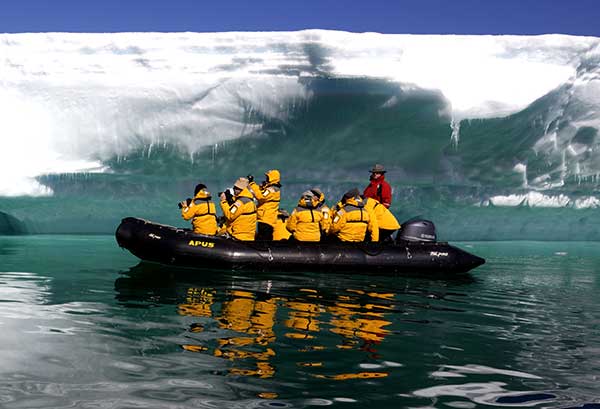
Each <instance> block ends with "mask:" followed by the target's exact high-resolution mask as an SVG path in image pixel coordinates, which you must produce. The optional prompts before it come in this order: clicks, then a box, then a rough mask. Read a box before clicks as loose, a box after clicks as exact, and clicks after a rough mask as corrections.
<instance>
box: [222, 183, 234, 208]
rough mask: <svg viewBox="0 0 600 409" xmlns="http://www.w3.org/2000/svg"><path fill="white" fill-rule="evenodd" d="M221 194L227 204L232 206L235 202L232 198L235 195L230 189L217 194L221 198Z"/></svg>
mask: <svg viewBox="0 0 600 409" xmlns="http://www.w3.org/2000/svg"><path fill="white" fill-rule="evenodd" d="M222 194H225V200H227V203H228V204H230V205H232V204H233V202H235V199H234V198H233V197H234V196H235V193H233V188H232V187H230V188H228V189H225V191H224V192H219V196H221V195H222Z"/></svg>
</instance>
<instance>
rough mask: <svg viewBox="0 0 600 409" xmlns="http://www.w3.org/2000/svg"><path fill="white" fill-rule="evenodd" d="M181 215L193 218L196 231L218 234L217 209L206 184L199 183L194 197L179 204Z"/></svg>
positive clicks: (186, 218)
mask: <svg viewBox="0 0 600 409" xmlns="http://www.w3.org/2000/svg"><path fill="white" fill-rule="evenodd" d="M179 207H180V208H181V217H183V219H184V220H192V226H193V228H194V233H198V234H206V235H208V236H214V235H215V234H217V209H216V207H215V204H214V203H213V202H212V201H211V196H210V192H209V191H208V190H206V185H203V184H202V183H200V184H198V185H197V186H196V188H195V189H194V198H193V199H188V200H186V201H183V202H181V203H180V204H179Z"/></svg>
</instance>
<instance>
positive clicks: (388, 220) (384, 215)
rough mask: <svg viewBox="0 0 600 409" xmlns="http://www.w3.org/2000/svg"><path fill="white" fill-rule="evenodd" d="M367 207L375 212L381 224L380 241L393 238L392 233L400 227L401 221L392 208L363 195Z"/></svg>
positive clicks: (379, 224)
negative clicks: (399, 221) (391, 210)
mask: <svg viewBox="0 0 600 409" xmlns="http://www.w3.org/2000/svg"><path fill="white" fill-rule="evenodd" d="M363 201H364V202H365V209H366V210H367V211H369V212H372V213H374V214H375V217H376V218H377V225H378V226H379V241H387V240H391V238H392V234H394V232H395V231H396V230H398V229H399V228H400V223H398V220H397V219H396V217H395V216H394V215H393V213H392V212H390V210H389V209H388V208H387V207H385V206H384V205H382V204H381V203H379V201H377V199H373V198H370V197H363Z"/></svg>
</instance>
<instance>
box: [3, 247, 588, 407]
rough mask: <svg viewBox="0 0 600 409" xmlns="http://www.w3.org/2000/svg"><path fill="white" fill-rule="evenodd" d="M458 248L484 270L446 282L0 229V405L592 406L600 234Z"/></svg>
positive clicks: (479, 269)
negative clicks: (207, 267)
mask: <svg viewBox="0 0 600 409" xmlns="http://www.w3.org/2000/svg"><path fill="white" fill-rule="evenodd" d="M457 244H458V245H459V246H460V247H462V248H465V249H466V250H468V251H470V252H473V253H475V254H477V255H479V256H482V257H485V258H486V259H487V264H486V265H484V266H482V267H480V268H478V269H476V270H475V271H474V272H473V274H471V275H470V276H467V277H463V278H461V279H457V280H439V279H431V278H420V277H388V276H369V275H356V274H354V275H350V274H336V275H325V274H319V273H311V272H310V271H307V272H305V273H303V274H298V273H294V274H291V273H286V272H283V271H282V272H280V273H268V274H267V273H259V274H249V273H232V272H200V271H193V270H173V269H168V268H164V267H158V266H152V265H139V264H138V260H137V259H136V258H135V257H133V256H131V255H130V254H129V253H127V252H125V251H122V250H120V249H119V248H117V246H116V244H115V242H114V238H113V237H111V236H76V235H69V236H13V237H8V236H6V237H0V283H1V284H0V345H1V348H0V362H1V363H2V365H0V407H2V408H134V407H143V408H221V407H228V408H229V407H231V408H261V407H274V408H279V407H294V408H297V407H315V406H326V405H332V406H335V407H347V408H365V407H374V408H401V407H413V408H417V407H418V408H425V407H436V408H473V407H494V406H512V407H523V406H530V407H531V406H533V407H583V406H584V405H586V406H585V407H586V408H594V407H598V405H599V403H598V402H600V386H599V385H600V382H599V380H598V375H599V373H600V304H599V303H598V301H597V300H598V296H597V293H598V292H599V290H600V243H595V242H583V243H582V242H568V243H563V242H471V243H457Z"/></svg>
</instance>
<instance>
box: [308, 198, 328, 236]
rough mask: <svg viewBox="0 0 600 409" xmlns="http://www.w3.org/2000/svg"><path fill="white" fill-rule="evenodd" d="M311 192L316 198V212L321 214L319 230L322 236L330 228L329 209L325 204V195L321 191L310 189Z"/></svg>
mask: <svg viewBox="0 0 600 409" xmlns="http://www.w3.org/2000/svg"><path fill="white" fill-rule="evenodd" d="M311 192H313V193H314V194H315V195H316V196H317V210H319V211H320V212H321V213H322V214H323V222H322V224H321V230H322V231H323V233H324V234H327V233H328V232H329V227H330V226H331V209H329V207H328V206H327V205H326V204H325V194H324V193H323V192H321V190H319V189H316V188H315V189H311Z"/></svg>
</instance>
